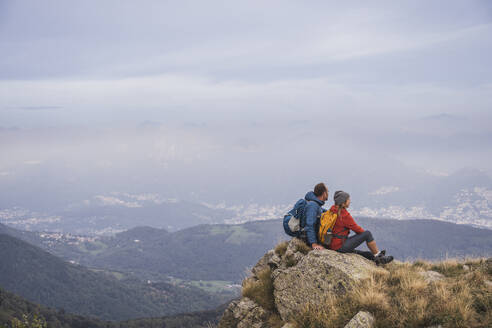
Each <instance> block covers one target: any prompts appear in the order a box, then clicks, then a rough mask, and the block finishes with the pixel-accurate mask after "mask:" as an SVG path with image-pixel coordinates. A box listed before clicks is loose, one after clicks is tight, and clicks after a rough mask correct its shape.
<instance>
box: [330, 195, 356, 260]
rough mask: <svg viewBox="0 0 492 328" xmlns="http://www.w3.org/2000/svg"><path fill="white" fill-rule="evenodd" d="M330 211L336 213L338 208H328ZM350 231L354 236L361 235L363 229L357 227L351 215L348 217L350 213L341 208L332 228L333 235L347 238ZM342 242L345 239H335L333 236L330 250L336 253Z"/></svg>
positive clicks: (334, 206)
mask: <svg viewBox="0 0 492 328" xmlns="http://www.w3.org/2000/svg"><path fill="white" fill-rule="evenodd" d="M330 211H332V212H333V213H338V206H336V205H333V206H332V207H331V208H330ZM350 230H353V231H354V232H355V233H356V234H361V233H363V232H364V229H362V228H361V227H360V226H359V225H357V223H355V221H354V218H353V217H352V215H350V213H349V212H348V211H347V210H346V209H344V208H342V212H341V213H340V217H339V218H337V221H336V222H335V225H334V226H333V234H334V235H339V236H348V235H349V233H350ZM344 241H345V239H342V238H336V237H335V236H333V238H332V240H331V243H330V249H333V250H335V251H336V250H337V249H339V248H340V247H342V245H343V243H344Z"/></svg>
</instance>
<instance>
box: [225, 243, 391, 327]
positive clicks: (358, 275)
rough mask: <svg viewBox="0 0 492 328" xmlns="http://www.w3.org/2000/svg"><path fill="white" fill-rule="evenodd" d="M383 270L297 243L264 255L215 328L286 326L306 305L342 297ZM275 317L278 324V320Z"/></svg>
mask: <svg viewBox="0 0 492 328" xmlns="http://www.w3.org/2000/svg"><path fill="white" fill-rule="evenodd" d="M377 270H383V271H384V269H382V268H379V267H377V266H376V265H375V264H374V262H372V261H369V260H367V259H365V258H363V257H362V256H360V255H357V254H341V253H338V252H335V251H332V250H314V251H310V249H309V248H308V247H307V246H306V245H305V244H304V243H303V242H302V241H301V240H299V239H297V238H293V239H292V240H291V241H289V242H288V243H284V244H279V245H278V246H277V247H276V248H275V249H274V250H270V251H268V252H267V253H266V254H265V255H264V256H263V257H262V258H261V259H260V260H259V261H258V263H257V264H256V265H255V266H254V267H253V269H252V270H251V276H249V277H248V278H246V279H245V280H244V281H243V297H242V298H241V299H240V300H235V301H233V302H232V303H230V305H229V306H228V308H227V309H226V311H225V312H224V315H223V317H222V319H221V321H220V322H219V328H226V327H228V328H230V327H238V328H242V327H254V328H263V327H265V328H266V327H271V326H273V324H272V323H271V322H272V320H274V321H275V320H276V322H277V324H275V326H278V324H279V323H280V322H283V323H286V322H288V321H289V320H290V319H291V317H292V316H293V315H295V314H296V313H298V312H299V311H300V310H301V309H302V308H303V307H304V306H306V305H307V304H319V303H320V302H321V301H322V300H323V299H325V298H326V297H329V296H330V295H333V296H339V295H344V294H345V293H347V291H349V290H352V289H353V288H355V287H356V285H357V283H358V282H359V281H361V280H362V279H365V278H369V277H370V275H371V273H373V272H374V271H377ZM279 317H280V318H279Z"/></svg>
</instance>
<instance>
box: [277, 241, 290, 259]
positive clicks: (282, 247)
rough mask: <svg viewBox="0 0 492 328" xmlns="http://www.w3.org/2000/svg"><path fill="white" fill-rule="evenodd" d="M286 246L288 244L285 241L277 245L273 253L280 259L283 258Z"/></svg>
mask: <svg viewBox="0 0 492 328" xmlns="http://www.w3.org/2000/svg"><path fill="white" fill-rule="evenodd" d="M288 245H289V243H288V242H287V241H283V242H281V243H279V244H277V246H275V253H276V254H277V255H278V256H280V257H282V256H284V254H285V252H286V251H287V246H288Z"/></svg>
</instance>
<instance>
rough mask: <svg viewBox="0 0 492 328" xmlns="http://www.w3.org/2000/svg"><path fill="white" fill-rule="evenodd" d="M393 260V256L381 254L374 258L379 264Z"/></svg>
mask: <svg viewBox="0 0 492 328" xmlns="http://www.w3.org/2000/svg"><path fill="white" fill-rule="evenodd" d="M391 261H393V256H386V255H380V256H376V258H375V259H374V262H376V264H377V265H382V264H388V263H390V262H391Z"/></svg>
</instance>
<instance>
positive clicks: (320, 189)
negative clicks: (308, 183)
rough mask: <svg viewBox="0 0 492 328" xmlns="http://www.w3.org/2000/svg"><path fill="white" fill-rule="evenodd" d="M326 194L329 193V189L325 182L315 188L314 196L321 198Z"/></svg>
mask: <svg viewBox="0 0 492 328" xmlns="http://www.w3.org/2000/svg"><path fill="white" fill-rule="evenodd" d="M324 192H328V188H326V186H325V184H324V183H323V182H320V183H318V184H317V185H316V186H314V194H315V195H316V197H320V196H321V195H323V193H324Z"/></svg>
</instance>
